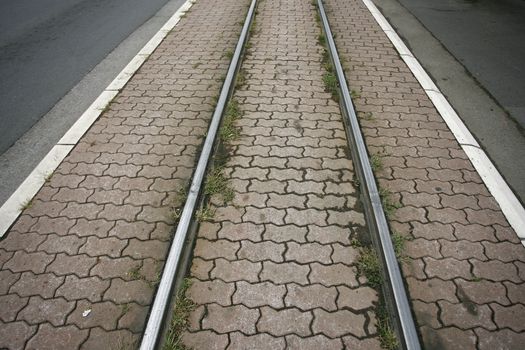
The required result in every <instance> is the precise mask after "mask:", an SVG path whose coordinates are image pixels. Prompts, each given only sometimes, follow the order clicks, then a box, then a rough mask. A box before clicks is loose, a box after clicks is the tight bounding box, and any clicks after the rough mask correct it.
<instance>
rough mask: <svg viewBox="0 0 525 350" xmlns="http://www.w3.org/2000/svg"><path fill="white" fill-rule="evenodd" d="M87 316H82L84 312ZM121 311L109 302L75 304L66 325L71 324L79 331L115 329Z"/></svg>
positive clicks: (81, 301) (79, 302) (83, 301)
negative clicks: (99, 328)
mask: <svg viewBox="0 0 525 350" xmlns="http://www.w3.org/2000/svg"><path fill="white" fill-rule="evenodd" d="M88 310H89V314H88V315H87V316H84V315H83V314H84V312H86V311H88ZM120 315H121V309H120V307H118V306H117V305H115V304H113V303H111V302H107V301H104V302H100V303H91V302H88V301H85V300H79V301H78V302H77V305H76V308H75V310H73V312H72V313H71V314H70V315H69V316H68V318H67V324H73V325H75V326H77V327H78V328H80V329H86V328H94V327H101V328H103V329H105V330H112V329H115V328H116V326H117V320H118V319H119V317H120Z"/></svg>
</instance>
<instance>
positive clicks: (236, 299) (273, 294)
mask: <svg viewBox="0 0 525 350" xmlns="http://www.w3.org/2000/svg"><path fill="white" fill-rule="evenodd" d="M236 286H237V289H236V291H235V294H234V295H233V299H232V300H233V303H234V304H243V305H245V306H247V307H252V308H253V307H260V306H264V305H269V306H271V307H273V308H282V307H284V303H283V298H284V295H285V294H286V288H285V286H279V285H275V284H273V283H271V282H261V283H254V284H251V283H247V282H244V281H240V282H237V283H236Z"/></svg>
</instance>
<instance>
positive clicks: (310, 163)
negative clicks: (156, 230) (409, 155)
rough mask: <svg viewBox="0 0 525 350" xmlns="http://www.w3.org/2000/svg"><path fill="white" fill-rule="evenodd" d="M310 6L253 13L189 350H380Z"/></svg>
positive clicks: (267, 1)
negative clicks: (225, 188)
mask: <svg viewBox="0 0 525 350" xmlns="http://www.w3.org/2000/svg"><path fill="white" fill-rule="evenodd" d="M315 13H316V10H315V7H314V6H313V5H311V1H309V0H293V1H288V0H264V1H262V2H260V4H259V7H258V14H257V16H256V25H255V27H254V34H253V35H252V37H251V39H250V44H251V49H250V50H248V53H247V54H246V57H245V60H244V63H243V69H244V70H245V72H246V73H245V75H246V82H245V85H244V86H243V87H241V88H240V89H239V90H237V91H236V93H235V94H234V99H236V100H237V101H238V102H239V106H240V108H241V109H242V110H243V116H242V117H241V119H240V120H239V121H238V126H239V127H240V129H241V132H240V133H241V136H240V138H239V139H238V140H237V141H236V142H234V144H233V146H232V147H231V153H232V157H231V159H230V161H229V163H228V164H227V166H226V168H225V170H224V172H225V174H227V175H228V176H229V177H230V178H231V181H232V185H233V187H234V189H235V199H234V200H233V202H232V203H231V204H229V205H221V204H220V203H221V201H219V200H215V199H212V203H214V204H215V206H214V207H213V209H214V210H216V213H215V218H214V219H213V220H212V222H208V223H205V224H202V225H201V227H200V229H199V232H198V238H197V242H196V246H195V250H194V260H193V265H192V268H191V276H192V285H191V287H190V289H189V290H188V296H189V297H190V298H191V299H192V300H193V301H194V302H195V303H196V304H197V308H196V309H195V311H194V312H193V313H192V314H191V316H190V320H191V324H190V327H189V332H187V333H185V334H184V336H183V342H184V343H185V344H186V345H187V346H190V347H193V348H195V349H225V348H227V349H284V348H285V347H286V348H288V349H342V348H343V347H348V348H352V349H357V348H359V349H361V348H362V349H365V348H367V349H377V348H379V341H378V340H377V332H376V329H375V323H376V320H375V312H374V306H373V303H374V302H376V301H377V295H376V292H375V291H374V290H373V289H371V288H369V287H367V286H366V285H365V283H364V278H361V279H358V278H357V276H356V269H355V266H354V265H355V260H356V257H357V254H358V252H357V250H356V249H354V248H352V247H351V245H350V243H351V239H352V238H354V237H355V231H356V230H359V229H361V230H364V229H365V228H364V224H365V222H364V216H363V214H362V213H361V212H360V211H359V210H358V209H356V202H357V195H356V191H355V188H354V187H353V185H352V174H353V172H352V162H351V161H350V160H349V159H348V158H347V156H346V154H347V150H346V145H347V142H346V139H345V132H344V129H343V123H342V120H341V115H340V111H339V107H338V105H337V103H335V102H334V101H333V100H332V99H331V97H330V94H329V93H326V92H324V85H323V79H322V77H323V74H324V73H325V70H324V68H323V67H322V64H321V60H322V55H321V54H322V47H321V46H319V45H318V44H317V37H318V35H319V33H320V29H319V28H318V26H317V25H316V23H315V17H314V16H315Z"/></svg>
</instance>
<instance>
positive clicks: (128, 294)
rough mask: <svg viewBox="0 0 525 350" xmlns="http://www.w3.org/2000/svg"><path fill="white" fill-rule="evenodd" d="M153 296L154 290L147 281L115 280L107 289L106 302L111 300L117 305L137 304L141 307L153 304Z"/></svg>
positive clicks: (105, 293)
mask: <svg viewBox="0 0 525 350" xmlns="http://www.w3.org/2000/svg"><path fill="white" fill-rule="evenodd" d="M108 282H109V281H108ZM152 295H153V290H152V288H151V287H150V286H149V284H148V283H147V282H146V281H143V280H133V281H125V280H122V279H120V278H115V279H113V280H112V281H111V286H110V287H109V288H106V289H105V292H104V300H110V301H113V302H114V303H117V304H123V303H129V302H136V303H138V304H140V305H148V304H149V303H150V302H151V298H152ZM98 300H100V299H98Z"/></svg>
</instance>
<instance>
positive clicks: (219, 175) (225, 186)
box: [204, 168, 234, 202]
mask: <svg viewBox="0 0 525 350" xmlns="http://www.w3.org/2000/svg"><path fill="white" fill-rule="evenodd" d="M204 193H206V194H207V195H208V196H210V197H211V196H214V195H219V196H220V197H221V198H222V200H223V201H225V202H230V201H231V200H232V199H233V197H234V191H233V189H232V188H231V187H230V184H229V182H228V179H226V177H224V174H223V171H222V169H221V168H216V169H213V170H212V171H211V172H210V173H209V174H208V176H207V177H206V183H205V185H204Z"/></svg>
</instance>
